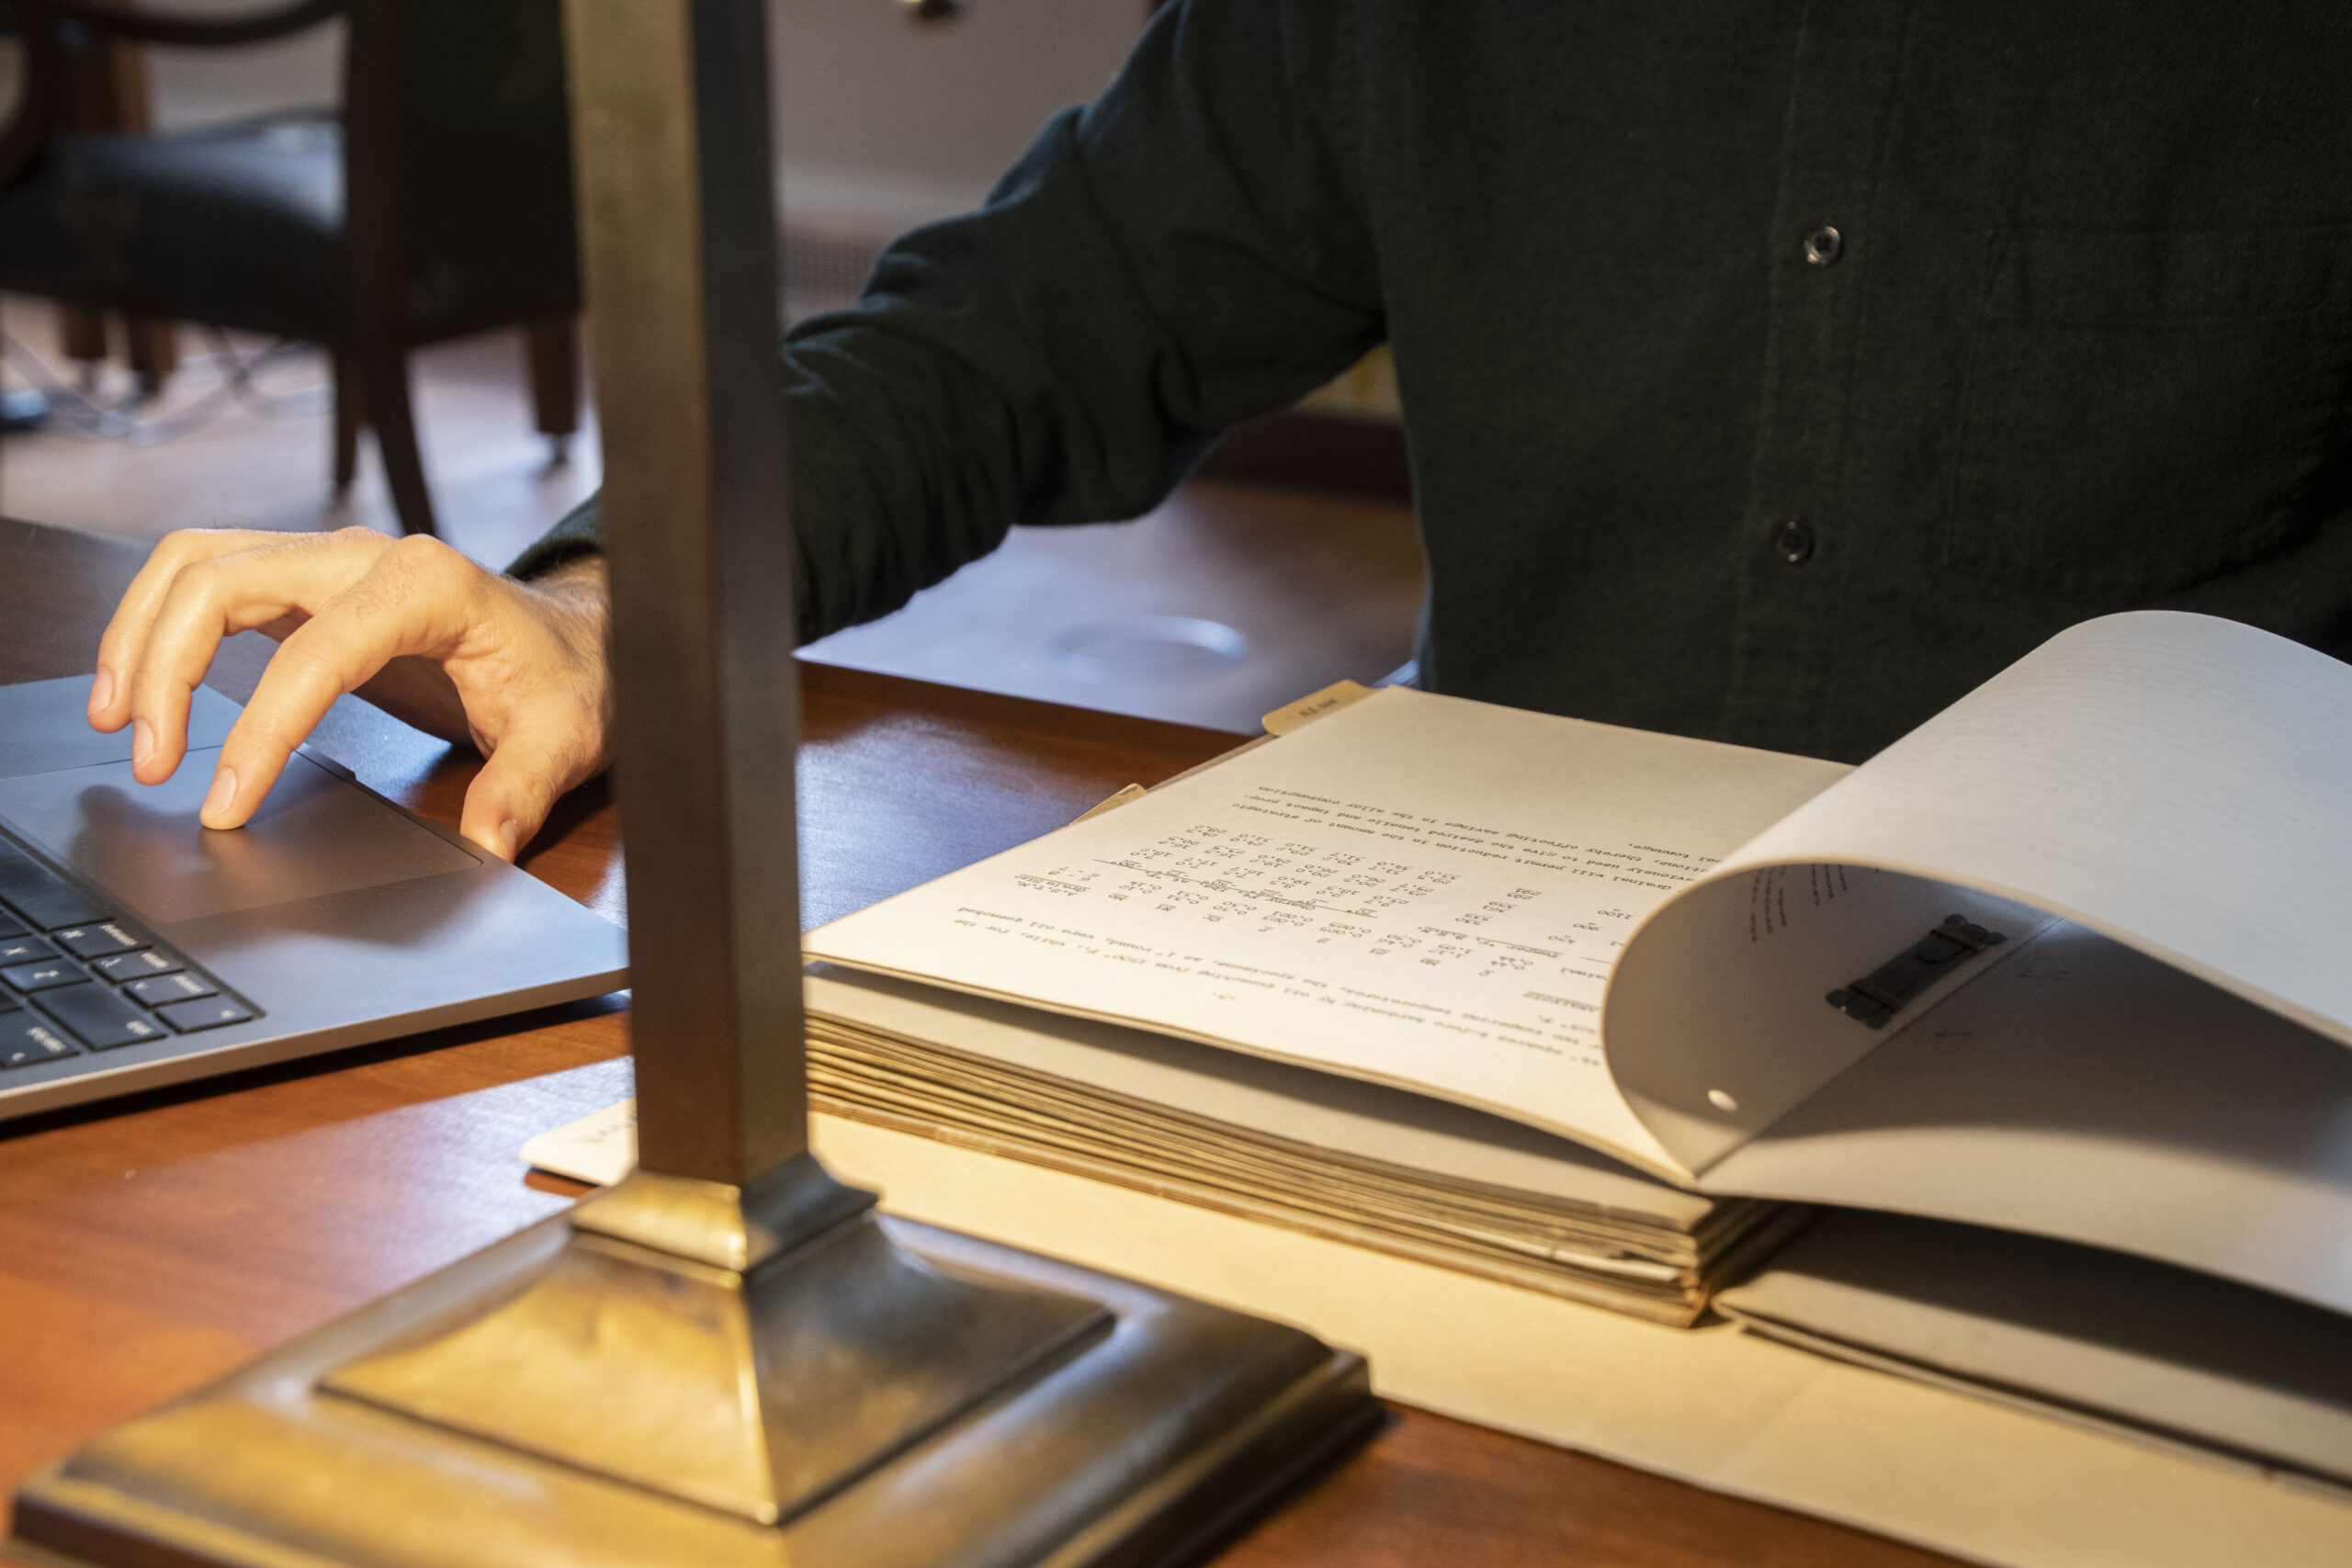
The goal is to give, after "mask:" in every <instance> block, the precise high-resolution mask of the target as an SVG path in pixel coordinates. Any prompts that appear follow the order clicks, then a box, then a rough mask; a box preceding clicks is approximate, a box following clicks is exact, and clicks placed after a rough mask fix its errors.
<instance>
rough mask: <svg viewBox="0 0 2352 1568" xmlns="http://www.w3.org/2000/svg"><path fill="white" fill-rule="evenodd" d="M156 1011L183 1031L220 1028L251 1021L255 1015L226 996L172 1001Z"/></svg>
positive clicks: (175, 1027) (174, 1026)
mask: <svg viewBox="0 0 2352 1568" xmlns="http://www.w3.org/2000/svg"><path fill="white" fill-rule="evenodd" d="M155 1011H156V1012H157V1013H158V1014H160V1015H161V1016H162V1017H163V1018H164V1021H166V1022H168V1023H170V1024H171V1026H172V1027H173V1028H174V1029H176V1030H179V1031H180V1032H183V1033H187V1032H190V1031H193V1030H198V1029H218V1028H220V1026H221V1025H222V1024H226V1023H250V1022H252V1021H253V1016H254V1015H253V1014H251V1013H249V1012H247V1011H246V1010H244V1009H243V1008H241V1007H239V1006H238V1005H237V1004H236V1003H234V1002H232V1001H231V1000H230V999H229V998H226V997H212V998H207V999H206V1000H204V1001H200V1002H170V1003H167V1004H165V1005H164V1006H163V1007H159V1008H157V1009H156V1010H155Z"/></svg>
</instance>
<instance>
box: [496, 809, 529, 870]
mask: <svg viewBox="0 0 2352 1568" xmlns="http://www.w3.org/2000/svg"><path fill="white" fill-rule="evenodd" d="M522 836H523V833H522V829H519V828H517V827H515V818H512V817H509V818H507V819H506V820H505V821H503V822H501V823H500V824H499V825H498V852H499V854H500V855H501V856H502V857H503V858H504V859H506V860H509V861H512V860H513V859H514V858H515V850H516V849H518V848H520V847H521V846H520V844H519V843H518V841H517V840H520V839H521V838H522Z"/></svg>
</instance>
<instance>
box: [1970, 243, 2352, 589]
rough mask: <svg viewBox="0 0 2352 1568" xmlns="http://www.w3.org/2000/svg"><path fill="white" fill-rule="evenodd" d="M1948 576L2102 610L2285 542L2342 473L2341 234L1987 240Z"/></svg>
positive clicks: (2345, 341) (2351, 291) (2348, 272)
mask: <svg viewBox="0 0 2352 1568" xmlns="http://www.w3.org/2000/svg"><path fill="white" fill-rule="evenodd" d="M1987 259H1988V265H1987V269H1986V273H1985V295H1984V300H1983V308H1982V312H1981V314H1980V316H1979V318H1978V321H1977V324H1976V339H1975V344H1974V349H1973V355H1972V358H1971V364H1970V373H1969V378H1968V389H1967V393H1966V398H1965V401H1964V403H1963V406H1962V419H1961V431H1960V439H1959V457H1958V462H1957V465H1956V469H1955V474H1954V480H1953V487H1952V496H1951V505H1950V507H1949V508H1948V509H1947V511H1946V513H1945V517H1946V521H1945V531H1944V559H1945V564H1946V565H1947V566H1949V567H1951V568H1954V569H1956V570H1962V571H1965V572H1969V573H1972V574H1974V575H1978V576H1983V577H1989V578H1994V579H1996V580H1998V581H2005V582H2010V583H2014V584H2018V585H2022V586H2028V587H2034V588H2040V589H2042V590H2045V591H2051V592H2058V593H2061V594H2064V595H2066V596H2068V597H2070V598H2075V599H2078V600H2083V601H2086V602H2089V603H2091V604H2098V605H2099V606H2101V607H2109V608H2111V607H2115V606H2118V605H2122V604H2133V603H2137V602H2141V601H2144V600H2146V599H2149V598H2152V597H2154V596H2155V595H2158V594H2161V593H2165V592H2170V591H2172V590H2175V589H2177V588H2182V587H2186V586H2188V584H2190V583H2192V582H2196V581H2200V580H2202V579H2204V578H2208V577H2211V576H2213V575H2215V574H2217V573H2219V572H2223V571H2227V570H2231V569H2233V568H2235V567H2238V566H2242V565H2244V564H2245V563H2247V562H2249V561H2251V560H2253V559H2255V558H2258V557H2260V556H2262V555H2264V554H2266V553H2267V552H2268V551H2271V550H2273V549H2276V548H2278V547H2280V546H2281V545H2283V544H2285V543H2288V542H2290V540H2291V539H2293V538H2294V537H2296V536H2299V535H2300V534H2301V533H2302V532H2303V531H2304V530H2305V529H2306V528H2308V527H2309V526H2310V525H2311V524H2312V521H2313V518H2312V513H2313V511H2314V510H2315V507H2314V497H2315V494H2316V492H2318V491H2320V490H2321V489H2322V488H2323V487H2324V485H2326V484H2327V482H2328V480H2329V479H2330V478H2331V474H2330V470H2331V468H2333V467H2334V466H2335V465H2336V464H2337V463H2339V462H2340V461H2341V460H2342V457H2343V447H2344V435H2345V428H2346V421H2345V407H2346V391H2347V375H2348V374H2352V366H2347V349H2352V333H2347V324H2352V322H2348V318H2352V310H2347V305H2352V230H2346V229H2329V230H2269V231H2264V230H2253V231H2245V230H2233V231H2222V230H2214V231H2172V232H2153V233H2112V232H2068V231H2017V232H2011V233H2003V234H1996V235H1994V236H1993V238H1992V243H1991V246H1990V254H1989V256H1988V258H1987Z"/></svg>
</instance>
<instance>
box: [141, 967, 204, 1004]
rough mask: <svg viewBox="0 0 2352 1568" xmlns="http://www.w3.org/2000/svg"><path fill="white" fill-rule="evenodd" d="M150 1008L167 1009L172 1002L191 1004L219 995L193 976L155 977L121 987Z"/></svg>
mask: <svg viewBox="0 0 2352 1568" xmlns="http://www.w3.org/2000/svg"><path fill="white" fill-rule="evenodd" d="M123 989H124V990H126V991H128V992H130V994H131V995H132V996H134V997H137V998H139V999H140V1000H141V1001H142V1002H145V1003H146V1004H147V1005H148V1006H149V1007H151V1008H159V1007H167V1006H169V1005H170V1004H172V1003H173V1002H193V1001H198V1000H201V999H202V998H206V997H217V996H219V995H220V992H218V991H216V990H214V989H213V988H212V987H209V986H208V985H206V984H205V983H204V981H203V979H202V978H201V977H199V976H195V975H186V974H181V975H157V976H154V977H153V978H152V979H146V980H133V981H131V982H130V984H129V985H128V986H125V987H123Z"/></svg>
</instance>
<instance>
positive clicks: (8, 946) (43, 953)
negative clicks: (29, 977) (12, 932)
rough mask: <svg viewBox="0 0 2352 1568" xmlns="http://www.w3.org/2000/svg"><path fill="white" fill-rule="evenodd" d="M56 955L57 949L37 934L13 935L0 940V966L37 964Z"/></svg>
mask: <svg viewBox="0 0 2352 1568" xmlns="http://www.w3.org/2000/svg"><path fill="white" fill-rule="evenodd" d="M56 956H57V949H55V948H53V947H51V946H50V945H49V943H47V942H43V941H41V939H40V938H39V937H37V936H14V937H8V938H6V939H5V940H0V968H6V967H8V966H11V965H14V964H37V963H39V962H40V960H42V959H44V958H54V957H56Z"/></svg>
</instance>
